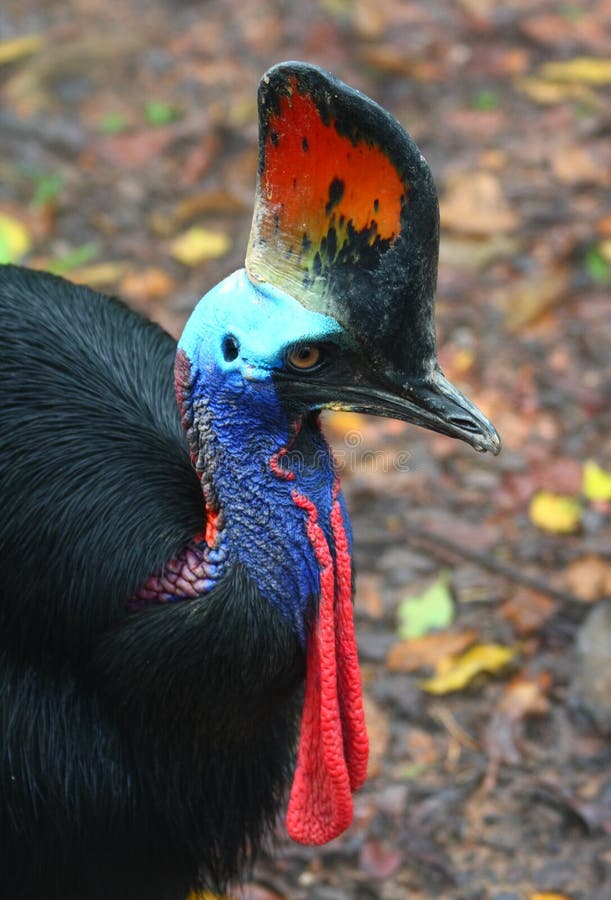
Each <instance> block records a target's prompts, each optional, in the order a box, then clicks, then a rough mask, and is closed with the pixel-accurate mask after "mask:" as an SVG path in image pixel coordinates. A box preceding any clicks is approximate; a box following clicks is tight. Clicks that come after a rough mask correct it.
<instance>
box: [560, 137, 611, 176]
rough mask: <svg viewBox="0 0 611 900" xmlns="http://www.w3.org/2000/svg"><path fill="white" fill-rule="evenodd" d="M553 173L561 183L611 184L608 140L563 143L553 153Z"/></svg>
mask: <svg viewBox="0 0 611 900" xmlns="http://www.w3.org/2000/svg"><path fill="white" fill-rule="evenodd" d="M552 168H553V171H554V175H555V176H556V178H557V179H558V181H560V182H562V184H568V185H577V186H579V185H582V184H584V185H585V184H593V185H602V186H605V187H607V186H608V185H609V184H611V146H610V145H609V141H607V140H606V139H605V140H599V141H589V142H588V143H587V144H586V143H583V142H581V143H575V144H569V145H568V146H566V145H563V146H561V147H559V148H558V150H557V151H556V152H555V153H554V154H553V159H552Z"/></svg>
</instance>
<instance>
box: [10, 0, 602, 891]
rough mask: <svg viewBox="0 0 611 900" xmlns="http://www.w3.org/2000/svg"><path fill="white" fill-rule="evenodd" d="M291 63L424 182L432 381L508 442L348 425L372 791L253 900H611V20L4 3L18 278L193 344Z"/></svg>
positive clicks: (267, 862) (383, 424) (277, 854)
mask: <svg viewBox="0 0 611 900" xmlns="http://www.w3.org/2000/svg"><path fill="white" fill-rule="evenodd" d="M119 7H120V8H119ZM291 58H297V59H304V60H308V61H311V62H314V63H317V64H319V65H322V66H323V67H325V68H327V69H330V70H331V71H333V72H334V74H336V75H338V76H339V77H340V78H342V79H343V80H345V81H348V82H349V83H351V84H352V85H354V86H356V87H358V88H360V89H362V90H364V91H365V92H366V93H367V94H369V95H370V96H372V97H374V98H375V99H376V100H378V101H379V102H381V103H382V104H383V105H384V106H386V107H387V108H388V109H389V110H390V111H391V112H392V113H393V114H394V115H395V116H396V117H397V118H398V119H399V120H400V121H401V123H402V124H403V125H404V126H405V127H406V128H407V129H408V130H409V131H410V133H411V134H412V136H413V137H414V138H415V140H416V141H417V142H418V144H419V146H420V148H421V150H422V151H423V153H424V155H425V156H426V158H427V159H428V161H429V163H430V165H431V168H432V170H433V173H434V176H435V179H436V182H437V185H438V189H439V194H440V201H441V216H442V247H441V260H440V275H439V286H438V304H437V322H438V340H439V348H440V359H441V363H442V367H443V369H444V371H445V373H446V375H447V376H448V377H449V378H450V379H451V380H452V381H454V382H455V383H457V384H458V385H459V386H460V387H461V389H463V390H464V391H465V392H466V393H467V394H468V395H469V396H470V397H471V398H472V399H473V400H474V402H476V403H477V404H478V405H479V406H480V407H481V408H482V409H483V410H484V411H485V412H486V413H487V415H488V416H489V417H490V418H491V419H492V421H493V422H494V424H495V425H496V426H497V428H498V430H499V432H500V434H501V436H502V438H503V443H504V449H503V452H502V454H501V455H500V456H499V457H498V458H492V457H490V456H488V455H485V456H480V455H478V454H475V453H474V452H473V451H472V450H471V449H470V448H468V447H467V446H465V445H462V444H459V443H457V442H455V441H451V440H450V439H449V438H445V437H441V436H435V435H431V434H429V433H425V432H423V431H421V430H418V429H416V428H413V427H409V426H406V425H403V424H400V423H396V422H391V421H386V420H377V419H369V418H365V417H362V416H351V415H348V414H335V415H333V416H329V417H328V419H327V428H328V431H329V433H330V434H331V436H332V438H333V441H334V444H335V447H336V452H337V456H338V461H339V464H340V466H341V468H342V472H343V483H344V487H345V491H346V494H347V499H348V505H349V508H350V510H351V513H352V517H353V523H354V529H355V553H356V562H357V570H358V582H357V596H356V618H357V629H358V640H359V649H360V656H361V661H362V670H363V676H364V683H365V690H366V697H367V717H368V726H369V732H370V738H371V744H372V759H371V766H370V777H369V779H368V782H367V785H366V786H365V788H364V789H363V790H362V791H361V792H360V793H359V794H358V796H357V797H356V803H355V819H354V824H353V826H352V827H351V828H350V830H349V831H348V832H347V833H346V834H345V835H344V836H343V837H342V838H341V839H338V840H336V841H334V842H332V843H331V844H329V845H328V846H326V847H323V848H320V849H312V848H304V847H300V846H298V845H296V844H293V843H291V842H290V841H289V840H288V838H286V836H285V835H284V832H283V829H282V826H279V836H278V845H277V847H276V848H275V849H274V852H273V853H270V856H269V857H268V858H267V857H266V858H264V859H261V860H260V861H259V863H258V865H257V867H256V869H255V871H254V872H253V873H252V875H251V877H250V882H249V884H248V885H247V886H246V888H244V890H243V892H242V893H239V892H236V896H239V897H245V898H247V900H281V898H286V900H302V898H314V900H353V898H354V900H357V898H358V900H378V898H379V900H403V898H414V900H419V898H453V900H562V898H564V900H603V898H611V842H610V840H609V838H610V834H611V766H610V763H611V751H610V746H609V741H608V737H609V735H610V733H611V674H610V673H611V665H610V657H609V654H610V652H611V651H610V648H611V606H610V605H609V599H608V598H609V595H610V594H611V542H610V540H609V538H610V530H609V513H610V510H611V489H610V482H611V475H609V471H610V470H611V436H610V429H609V421H610V418H611V417H610V415H609V409H610V405H611V404H610V401H611V378H610V376H611V353H610V347H611V296H610V295H611V202H610V200H611V103H610V101H609V98H610V96H611V2H609V0H571V2H569V0H567V2H552V0H549V2H548V0H540V2H538V3H531V2H529V0H506V2H504V3H496V2H495V0H457V2H452V0H440V2H437V3H430V2H426V0H413V2H411V0H377V2H376V3H370V2H367V0H319V2H311V3H310V2H299V0H275V2H273V0H267V2H266V0H239V2H237V0H225V2H223V0H207V2H203V0H202V2H195V0H165V2H163V0H125V2H123V3H122V4H108V3H107V2H104V3H103V2H101V0H64V2H63V3H56V4H53V3H45V2H43V0H3V2H2V5H1V8H0V258H4V259H9V258H12V259H23V260H24V261H25V262H26V263H27V264H29V265H34V266H39V267H46V268H52V269H54V270H55V271H57V272H59V273H63V274H66V275H67V276H68V277H71V278H74V279H75V280H81V281H85V282H88V283H90V284H91V285H93V286H95V287H97V288H99V289H101V290H104V291H106V292H110V293H117V294H119V295H121V296H123V297H124V298H125V299H126V300H127V301H128V302H130V303H131V304H132V305H134V306H135V307H136V308H137V309H139V310H141V311H142V312H144V313H145V314H147V315H149V316H151V317H153V318H155V319H157V320H158V321H159V322H161V324H162V325H163V326H164V327H166V328H167V329H168V330H169V331H171V332H172V333H174V334H176V335H178V334H179V333H180V330H181V328H182V325H183V324H184V321H185V319H186V317H187V315H188V313H189V312H190V310H191V309H192V307H193V305H194V304H195V302H196V301H197V299H198V298H199V297H200V296H201V295H202V294H203V293H204V292H205V291H206V290H207V289H208V288H210V287H211V286H212V285H213V284H215V283H216V282H217V281H218V280H220V278H221V277H223V276H224V275H225V274H227V273H229V272H230V271H232V270H233V269H235V268H238V267H239V266H241V265H242V263H243V257H244V251H245V247H246V241H247V237H248V232H249V228H250V216H251V210H252V198H253V191H254V180H255V172H256V162H257V121H256V88H257V84H258V80H259V78H260V76H261V74H262V73H263V71H264V70H265V69H266V68H268V66H269V65H271V64H272V63H274V62H277V61H280V60H282V59H291ZM0 327H1V323H0ZM605 598H606V599H605ZM401 627H402V628H403V630H401Z"/></svg>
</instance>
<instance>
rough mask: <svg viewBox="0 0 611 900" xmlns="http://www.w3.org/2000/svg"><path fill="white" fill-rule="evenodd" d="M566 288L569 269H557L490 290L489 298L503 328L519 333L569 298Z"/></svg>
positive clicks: (568, 283) (569, 274)
mask: <svg viewBox="0 0 611 900" xmlns="http://www.w3.org/2000/svg"><path fill="white" fill-rule="evenodd" d="M570 286H571V272H570V269H569V268H568V267H565V266H557V267H555V268H553V269H542V270H540V271H538V272H534V273H533V274H531V275H527V276H525V277H524V278H517V279H515V280H514V281H512V282H511V284H509V285H507V287H502V288H499V289H498V290H496V291H494V293H493V295H492V299H493V301H494V303H495V304H496V305H497V306H498V307H500V309H501V310H502V312H503V318H504V322H505V325H506V327H507V328H508V329H509V330H510V331H519V330H520V329H521V328H524V327H525V326H526V325H530V323H531V322H534V321H535V319H537V318H538V317H539V316H541V315H542V314H543V313H545V312H547V310H549V309H551V308H552V307H554V306H556V305H557V304H559V303H561V302H562V301H563V300H564V299H565V298H566V297H567V296H568V295H569V291H570Z"/></svg>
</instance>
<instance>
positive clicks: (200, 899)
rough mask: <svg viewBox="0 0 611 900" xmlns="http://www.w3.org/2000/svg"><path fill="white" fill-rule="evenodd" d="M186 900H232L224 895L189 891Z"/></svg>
mask: <svg viewBox="0 0 611 900" xmlns="http://www.w3.org/2000/svg"><path fill="white" fill-rule="evenodd" d="M187 900H233V898H232V897H229V896H228V895H226V894H222V895H221V894H212V893H210V891H191V893H190V894H189V896H188V897H187Z"/></svg>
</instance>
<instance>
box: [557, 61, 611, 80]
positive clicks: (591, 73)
mask: <svg viewBox="0 0 611 900" xmlns="http://www.w3.org/2000/svg"><path fill="white" fill-rule="evenodd" d="M541 75H542V76H543V78H545V79H546V80H547V81H577V82H579V83H581V84H597V85H602V84H611V59H597V58H596V57H593V56H577V57H575V58H574V59H569V60H567V61H566V62H550V63H545V65H543V66H542V67H541Z"/></svg>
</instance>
